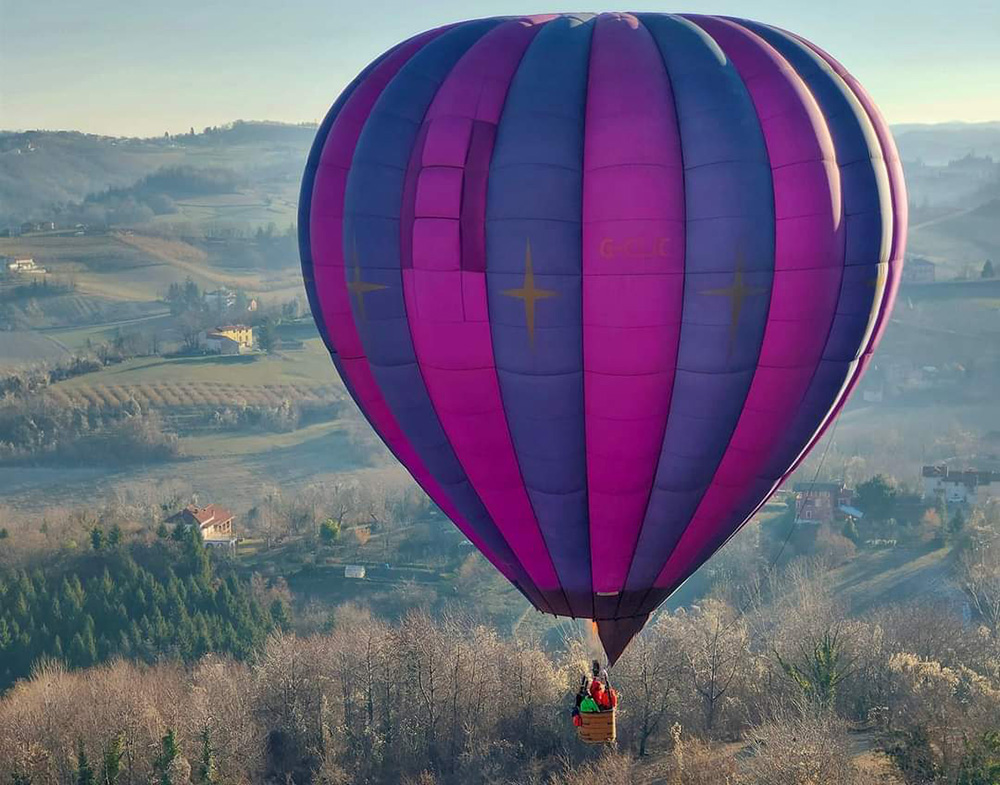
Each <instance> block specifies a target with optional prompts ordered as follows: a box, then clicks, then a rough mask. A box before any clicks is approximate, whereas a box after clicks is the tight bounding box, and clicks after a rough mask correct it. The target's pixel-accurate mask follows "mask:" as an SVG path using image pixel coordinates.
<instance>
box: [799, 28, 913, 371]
mask: <svg viewBox="0 0 1000 785" xmlns="http://www.w3.org/2000/svg"><path fill="white" fill-rule="evenodd" d="M789 35H793V36H794V34H792V33H789ZM794 37H795V38H797V39H798V40H799V41H801V42H802V43H803V44H805V45H806V46H808V47H809V48H811V49H812V50H813V51H814V52H816V53H817V54H818V55H819V56H820V57H822V58H823V59H824V60H825V61H826V62H827V63H828V64H829V65H830V67H831V68H833V70H834V71H836V72H837V73H838V74H839V75H840V76H841V78H843V80H844V81H845V82H846V83H847V85H848V86H849V87H850V88H851V90H852V91H853V92H854V95H855V96H856V97H857V99H858V101H860V102H861V105H862V106H864V108H865V111H866V112H867V113H868V117H869V119H870V120H871V123H872V125H873V126H874V127H875V133H876V134H877V135H878V140H879V144H880V145H881V146H882V157H883V159H884V160H885V162H886V166H887V167H888V170H889V189H890V193H891V198H892V220H893V224H892V246H891V248H890V251H889V269H888V272H887V278H888V280H887V282H886V287H885V288H886V294H885V296H884V297H883V298H882V304H881V306H880V307H879V316H878V320H877V322H876V325H875V331H874V333H873V334H872V336H871V339H870V341H869V345H868V348H867V349H866V352H865V353H866V354H870V353H871V352H873V351H874V350H875V347H876V346H877V345H878V342H879V341H880V340H881V339H882V334H883V332H885V327H886V325H887V324H888V322H889V314H890V313H891V311H892V306H893V304H894V303H895V301H896V293H897V292H898V291H899V282H900V280H901V278H902V271H903V257H904V255H905V252H906V229H907V223H908V213H909V207H908V203H907V199H906V183H905V181H904V179H903V164H902V162H901V161H900V160H899V151H898V150H897V149H896V141H895V139H893V138H892V131H890V130H889V124H888V123H886V121H885V118H884V117H882V113H881V112H880V111H879V108H878V107H877V106H876V105H875V102H874V101H873V100H872V99H871V96H870V95H868V91H867V90H865V88H864V87H862V85H861V83H860V82H858V80H857V79H855V78H854V76H853V75H851V73H850V72H849V71H848V70H847V69H846V68H844V66H842V65H841V64H840V63H839V62H837V60H835V59H834V58H833V57H832V56H830V55H829V54H828V53H827V52H824V51H823V50H822V49H820V48H819V47H818V46H816V45H815V44H813V43H812V42H810V41H807V40H806V39H804V38H802V37H801V36H794ZM859 378H860V374H856V376H855V379H854V382H853V383H852V384H851V387H852V388H853V387H854V385H855V384H856V383H857V379H859Z"/></svg>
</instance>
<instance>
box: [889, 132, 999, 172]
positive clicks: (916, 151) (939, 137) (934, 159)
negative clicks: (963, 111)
mask: <svg viewBox="0 0 1000 785" xmlns="http://www.w3.org/2000/svg"><path fill="white" fill-rule="evenodd" d="M892 132H893V135H894V136H895V138H896V145H897V146H898V147H899V155H900V157H901V158H902V159H903V160H904V161H923V162H924V163H925V164H932V165H935V166H940V165H942V164H946V163H948V162H949V161H954V160H956V159H958V158H963V157H964V156H966V155H969V154H970V153H973V154H975V155H989V156H992V157H993V158H994V159H1000V122H995V123H937V124H933V125H923V124H916V123H909V124H904V125H894V126H893V127H892Z"/></svg>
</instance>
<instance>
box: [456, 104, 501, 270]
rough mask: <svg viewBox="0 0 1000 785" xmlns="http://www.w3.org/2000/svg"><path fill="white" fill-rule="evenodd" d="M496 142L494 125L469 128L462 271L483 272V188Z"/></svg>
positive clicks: (484, 237)
mask: <svg viewBox="0 0 1000 785" xmlns="http://www.w3.org/2000/svg"><path fill="white" fill-rule="evenodd" d="M496 138H497V127H496V123H495V122H494V123H489V122H481V121H478V120H477V121H476V122H474V123H473V124H472V136H471V139H470V140H469V153H468V156H467V157H466V161H465V180H464V182H463V183H462V217H461V219H460V221H459V225H460V234H461V239H462V269H463V270H468V271H470V272H477V273H484V272H486V230H485V226H486V186H487V182H488V181H489V176H490V156H492V155H493V144H494V143H495V142H496Z"/></svg>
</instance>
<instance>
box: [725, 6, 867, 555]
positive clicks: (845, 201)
mask: <svg viewBox="0 0 1000 785" xmlns="http://www.w3.org/2000/svg"><path fill="white" fill-rule="evenodd" d="M730 21H731V22H733V24H737V25H739V26H741V27H743V28H744V29H748V30H750V31H751V32H753V33H755V34H757V35H760V36H761V37H762V38H763V39H764V40H765V41H767V42H768V43H769V44H771V45H772V46H774V47H775V49H776V50H777V51H778V52H779V54H781V55H782V57H785V59H786V60H788V57H787V56H786V53H785V50H784V49H783V48H782V47H781V43H784V42H780V41H773V40H771V39H770V38H769V36H768V33H770V32H772V31H770V30H768V29H766V26H764V25H760V26H759V27H762V28H765V29H764V30H758V29H757V27H758V26H757V25H756V24H755V23H752V22H749V23H748V22H745V21H744V20H739V19H730ZM778 35H780V33H779V34H778ZM789 44H790V45H791V46H801V44H799V43H798V42H789ZM806 51H810V50H806ZM788 62H789V64H790V65H791V66H792V68H793V69H794V70H795V71H796V73H797V74H798V75H799V78H800V79H802V81H803V83H804V84H805V85H806V88H807V89H808V90H809V91H810V93H811V94H812V95H813V98H814V99H815V100H816V102H817V104H818V105H819V108H820V114H821V116H822V117H823V118H824V121H827V118H828V117H830V113H829V112H828V111H827V110H828V109H830V108H833V107H828V106H826V102H827V100H828V99H826V98H824V97H823V96H822V95H820V96H817V95H816V90H815V89H814V81H813V79H811V78H807V76H803V75H802V73H801V72H800V71H799V69H798V68H797V66H796V65H795V64H794V63H792V62H791V61H790V60H788ZM820 78H822V76H821V77H820ZM826 78H827V79H829V80H830V85H831V86H832V87H833V88H834V89H838V90H840V89H841V88H840V87H839V86H838V85H837V84H836V82H835V81H833V80H834V79H838V78H839V77H838V76H837V75H835V74H834V75H832V76H827V77H826ZM843 89H847V88H846V85H845V86H844V87H843ZM852 95H853V94H852ZM844 100H845V101H847V100H848V99H847V98H846V97H845V98H844ZM848 106H849V108H853V107H850V105H849V104H848ZM851 117H852V118H853V119H854V120H855V122H856V123H858V128H857V130H858V133H859V134H861V136H862V138H863V139H865V141H866V148H867V139H866V137H865V136H864V129H863V128H861V126H860V123H861V118H859V117H857V115H856V114H854V113H853V112H852V114H851ZM864 119H865V120H866V121H867V120H868V117H867V115H865V116H864ZM827 126H828V128H829V131H830V136H831V139H832V141H833V144H834V152H835V154H836V153H838V152H839V150H838V135H837V134H836V133H835V132H834V129H833V128H832V127H830V126H829V123H828V122H827ZM868 150H869V155H868V158H867V160H869V161H871V162H872V169H873V177H874V178H875V179H876V183H877V174H876V173H875V172H874V170H875V168H876V165H875V162H874V160H873V159H872V157H871V153H872V152H874V151H872V150H870V148H868ZM878 152H879V154H880V155H879V158H881V151H880V150H879V151H878ZM853 163H855V162H854V161H841V160H840V156H839V155H837V165H838V168H839V169H840V170H841V171H842V170H843V168H844V167H845V166H847V165H850V164H853ZM876 187H877V185H876ZM853 196H854V194H853V193H852V192H850V191H849V189H848V188H847V187H844V186H842V187H841V193H840V197H841V215H842V216H843V222H844V229H843V232H842V238H843V247H844V252H843V253H844V263H843V265H842V267H841V275H840V282H839V284H838V289H839V290H840V294H839V295H838V298H837V308H839V305H840V302H841V301H842V299H843V296H844V286H845V284H846V281H847V277H846V267H847V257H846V249H847V242H848V237H849V234H850V231H851V227H850V224H849V223H848V221H847V218H848V216H849V215H850V214H855V213H849V211H848V207H849V201H850V200H851V199H852V197H853ZM880 247H881V245H880ZM869 318H870V317H869ZM836 325H837V309H835V311H834V316H833V318H832V319H831V321H830V325H829V329H828V331H827V337H826V339H825V340H824V343H823V347H824V348H823V352H822V354H821V355H820V360H819V362H818V363H817V365H816V367H815V368H814V369H813V375H812V378H811V379H810V381H809V384H808V385H807V387H806V391H805V394H804V396H803V402H805V401H806V400H807V399H808V397H809V394H810V392H811V391H812V389H813V385H814V384H815V383H816V380H817V377H818V374H819V373H820V369H821V367H822V364H823V362H824V360H825V358H826V356H827V352H828V350H829V348H830V341H831V338H832V336H833V330H834V329H835V327H836ZM847 373H848V374H849V373H850V369H847ZM846 382H847V379H846V378H845V379H844V380H843V381H842V382H840V383H839V384H838V386H837V389H836V390H834V391H833V396H832V398H831V400H830V406H829V407H825V408H827V410H828V411H829V408H831V407H832V406H834V405H835V404H836V403H837V401H838V399H839V398H840V396H841V395H842V394H843V391H844V389H845V385H846ZM800 407H801V403H800ZM791 425H792V426H794V425H795V422H794V421H793V422H792V423H791ZM814 431H815V429H814ZM813 435H814V434H811V435H810V436H809V437H808V438H807V439H805V440H804V441H803V443H802V445H801V446H800V447H799V448H797V449H796V450H795V458H797V457H798V455H799V454H800V452H801V450H802V449H804V448H805V446H806V445H808V444H809V443H810V442H811V440H812V436H813ZM783 446H784V445H783V444H781V443H778V444H776V445H774V446H773V447H772V453H773V454H774V455H776V456H777V455H780V454H782V453H784V452H785V450H784V449H782V448H783ZM795 458H793V459H792V460H791V461H789V463H788V465H786V466H783V467H781V471H780V472H779V473H778V475H777V477H778V480H774V479H773V478H772V479H771V480H770V482H771V489H770V491H769V492H768V494H767V496H766V497H765V498H764V501H766V500H767V498H769V497H770V496H771V494H772V493H773V492H774V490H775V489H776V488H777V487H778V483H780V478H781V477H782V476H784V473H785V472H786V471H787V470H788V467H789V466H790V465H792V464H794V463H795ZM767 468H768V467H767V466H765V469H767ZM766 473H767V474H769V472H766ZM759 479H760V480H762V481H765V482H767V481H769V480H768V477H767V476H760V477H759ZM751 506H752V507H754V510H756V509H759V507H760V506H761V504H760V503H756V504H755V505H754V504H751ZM752 516H753V512H751V513H750V515H749V516H747V517H746V518H745V519H744V520H743V521H742V522H741V523H740V525H739V526H738V527H737V528H736V529H735V530H734V532H733V534H735V533H736V532H738V531H739V530H740V528H742V527H743V526H744V525H745V524H746V523H747V521H748V520H749V519H750V518H751V517H752ZM730 536H732V535H730ZM728 539H729V537H727V538H726V540H727V541H728ZM719 547H721V546H719ZM715 550H717V548H716V549H713V551H712V552H714V551H715Z"/></svg>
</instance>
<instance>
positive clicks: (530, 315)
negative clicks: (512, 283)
mask: <svg viewBox="0 0 1000 785" xmlns="http://www.w3.org/2000/svg"><path fill="white" fill-rule="evenodd" d="M500 293H501V294H503V295H506V296H507V297H516V298H517V299H519V300H523V301H524V319H525V322H526V323H527V325H528V341H529V342H530V343H531V345H532V346H534V345H535V303H536V302H537V301H538V300H545V299H547V298H549V297H555V296H556V295H558V294H559V292H556V291H554V290H552V289H539V288H537V287H536V286H535V271H534V269H533V268H532V265H531V240H528V241H527V245H526V246H525V251H524V282H523V283H522V284H521V288H520V289H504V290H503V291H502V292H500Z"/></svg>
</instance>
